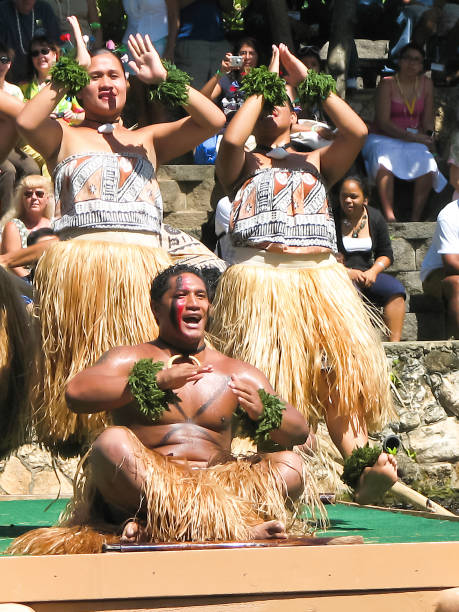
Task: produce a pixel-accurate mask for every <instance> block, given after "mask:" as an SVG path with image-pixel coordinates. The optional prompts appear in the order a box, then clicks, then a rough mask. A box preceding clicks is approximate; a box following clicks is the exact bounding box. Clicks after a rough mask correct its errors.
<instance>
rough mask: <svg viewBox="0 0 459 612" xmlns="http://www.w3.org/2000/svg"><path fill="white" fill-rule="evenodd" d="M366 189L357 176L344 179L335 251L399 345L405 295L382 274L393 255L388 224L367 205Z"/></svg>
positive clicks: (391, 338) (394, 281) (337, 217)
mask: <svg viewBox="0 0 459 612" xmlns="http://www.w3.org/2000/svg"><path fill="white" fill-rule="evenodd" d="M368 198H369V190H368V186H367V185H366V182H365V181H364V180H363V179H361V178H360V177H358V176H348V177H346V178H345V179H344V180H343V182H342V184H341V189H340V193H339V203H340V206H339V207H338V208H337V209H336V211H335V226H336V237H337V243H338V251H339V253H342V255H343V256H344V265H345V266H346V269H347V273H348V274H349V278H350V279H351V280H352V282H353V283H354V285H356V286H357V288H358V289H359V291H360V292H361V293H362V294H363V295H364V296H365V297H366V298H367V299H368V300H369V301H370V302H371V303H372V304H374V305H375V306H378V307H381V308H382V309H383V318H384V322H385V324H386V326H387V328H388V330H389V340H390V341H391V342H398V341H399V340H400V338H401V335H402V328H403V320H404V318H405V298H406V293H405V289H404V287H403V285H402V284H401V283H400V281H399V280H397V279H396V278H394V277H393V276H390V274H385V272H384V271H385V270H386V269H387V268H388V267H389V266H390V265H391V264H392V263H393V261H394V255H393V252H392V246H391V242H390V238H389V232H388V229H387V224H386V222H385V221H384V217H383V216H382V215H381V213H380V212H379V210H377V209H376V208H373V207H372V206H369V205H368Z"/></svg>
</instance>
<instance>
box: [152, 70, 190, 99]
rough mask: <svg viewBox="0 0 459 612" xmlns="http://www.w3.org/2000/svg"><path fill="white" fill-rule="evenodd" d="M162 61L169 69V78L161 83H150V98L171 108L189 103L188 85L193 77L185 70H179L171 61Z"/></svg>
mask: <svg viewBox="0 0 459 612" xmlns="http://www.w3.org/2000/svg"><path fill="white" fill-rule="evenodd" d="M161 61H162V64H163V66H164V68H165V69H166V70H167V78H166V80H165V81H162V82H161V83H158V84H156V85H150V100H151V101H152V102H160V103H161V104H164V106H168V107H169V108H174V107H177V106H183V105H185V104H187V103H188V85H189V84H190V83H191V77H190V76H189V75H188V74H187V73H186V72H184V71H183V70H179V69H178V68H177V66H175V65H174V64H171V62H169V61H167V60H161Z"/></svg>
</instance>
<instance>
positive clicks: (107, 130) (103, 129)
mask: <svg viewBox="0 0 459 612" xmlns="http://www.w3.org/2000/svg"><path fill="white" fill-rule="evenodd" d="M114 129H115V126H114V125H113V123H103V124H102V125H99V127H98V128H97V131H98V132H99V134H111V133H112V132H113V130H114Z"/></svg>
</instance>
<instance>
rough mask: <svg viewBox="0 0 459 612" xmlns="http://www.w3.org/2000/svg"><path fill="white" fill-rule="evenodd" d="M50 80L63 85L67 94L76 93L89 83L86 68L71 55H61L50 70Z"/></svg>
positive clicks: (73, 94)
mask: <svg viewBox="0 0 459 612" xmlns="http://www.w3.org/2000/svg"><path fill="white" fill-rule="evenodd" d="M50 76H51V82H52V83H56V84H57V85H60V86H64V87H65V88H66V89H67V92H68V95H69V96H76V94H77V93H78V92H79V91H80V90H81V89H83V87H86V85H89V75H88V71H87V70H86V68H84V67H83V66H80V64H79V63H78V62H77V61H76V60H75V59H74V58H73V57H71V56H69V55H63V56H62V57H61V58H60V59H59V61H58V62H56V63H55V64H54V66H53V67H52V68H51V70H50Z"/></svg>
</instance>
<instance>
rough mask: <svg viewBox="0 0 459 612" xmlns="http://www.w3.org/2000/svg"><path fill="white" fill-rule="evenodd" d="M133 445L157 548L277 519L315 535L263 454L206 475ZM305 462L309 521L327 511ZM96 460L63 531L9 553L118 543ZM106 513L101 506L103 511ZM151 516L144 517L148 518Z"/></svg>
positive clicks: (224, 535)
mask: <svg viewBox="0 0 459 612" xmlns="http://www.w3.org/2000/svg"><path fill="white" fill-rule="evenodd" d="M127 431H128V432H129V435H130V436H131V437H132V439H133V445H132V446H133V448H135V449H136V450H135V453H136V459H137V461H136V463H137V467H136V469H138V470H139V471H140V472H142V473H144V475H145V485H144V490H143V499H144V500H145V503H144V504H143V505H144V506H145V508H146V539H147V540H149V541H152V542H190V541H191V542H202V541H226V540H232V541H246V540H250V539H251V534H250V527H251V526H253V525H256V524H258V523H261V522H263V521H267V520H272V519H278V520H281V521H283V522H284V524H285V525H286V526H287V529H288V530H289V531H290V532H295V533H299V532H303V533H304V532H306V531H311V521H309V522H306V521H300V520H298V519H297V515H296V514H295V513H292V512H290V511H288V510H287V508H286V500H285V495H284V491H285V483H284V481H283V479H282V476H281V474H280V472H279V470H278V469H277V468H276V466H275V464H274V463H273V462H271V461H269V459H267V460H261V457H260V456H259V455H257V456H253V457H251V458H240V459H236V458H232V459H231V460H230V461H229V462H225V463H220V464H217V465H214V466H212V467H208V468H204V469H189V468H188V467H186V466H185V467H184V466H181V465H177V464H176V463H174V462H173V461H171V460H170V459H169V458H168V457H164V456H162V455H160V454H159V453H156V452H155V451H150V450H148V449H146V448H145V447H143V445H141V444H139V441H138V439H137V438H136V437H135V435H134V434H133V433H132V432H130V431H129V430H127ZM302 457H303V466H304V468H303V474H302V478H303V482H304V483H305V491H304V494H303V497H302V498H301V499H300V500H299V501H298V502H297V505H298V506H299V505H300V504H307V505H308V508H309V509H310V512H309V514H310V516H311V517H312V518H313V519H315V518H316V510H317V509H318V513H319V515H320V517H322V516H323V506H322V505H321V503H320V498H319V494H318V491H317V487H316V486H315V481H314V478H313V475H312V473H311V471H310V469H309V466H308V458H307V457H306V456H304V455H302ZM95 498H96V489H95V486H94V483H93V481H92V479H91V466H90V462H87V463H86V466H85V470H84V471H83V472H82V473H81V474H80V476H79V477H77V479H76V481H75V493H74V498H73V500H72V501H71V503H70V504H69V506H68V508H67V510H66V512H65V514H64V516H63V517H62V519H61V523H60V525H61V526H59V527H52V528H42V529H36V530H34V531H30V532H28V533H26V534H24V535H22V536H20V537H19V538H17V539H16V540H15V541H14V542H13V543H12V544H11V546H10V547H9V549H8V551H7V553H9V554H31V555H46V554H79V553H92V552H100V551H101V547H102V544H103V542H107V543H113V542H117V541H118V542H119V539H120V533H121V530H122V526H120V525H108V524H106V523H104V518H103V515H102V513H101V512H100V510H98V509H97V508H96V504H95V503H94V500H95ZM99 508H100V506H99ZM143 518H145V517H143Z"/></svg>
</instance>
